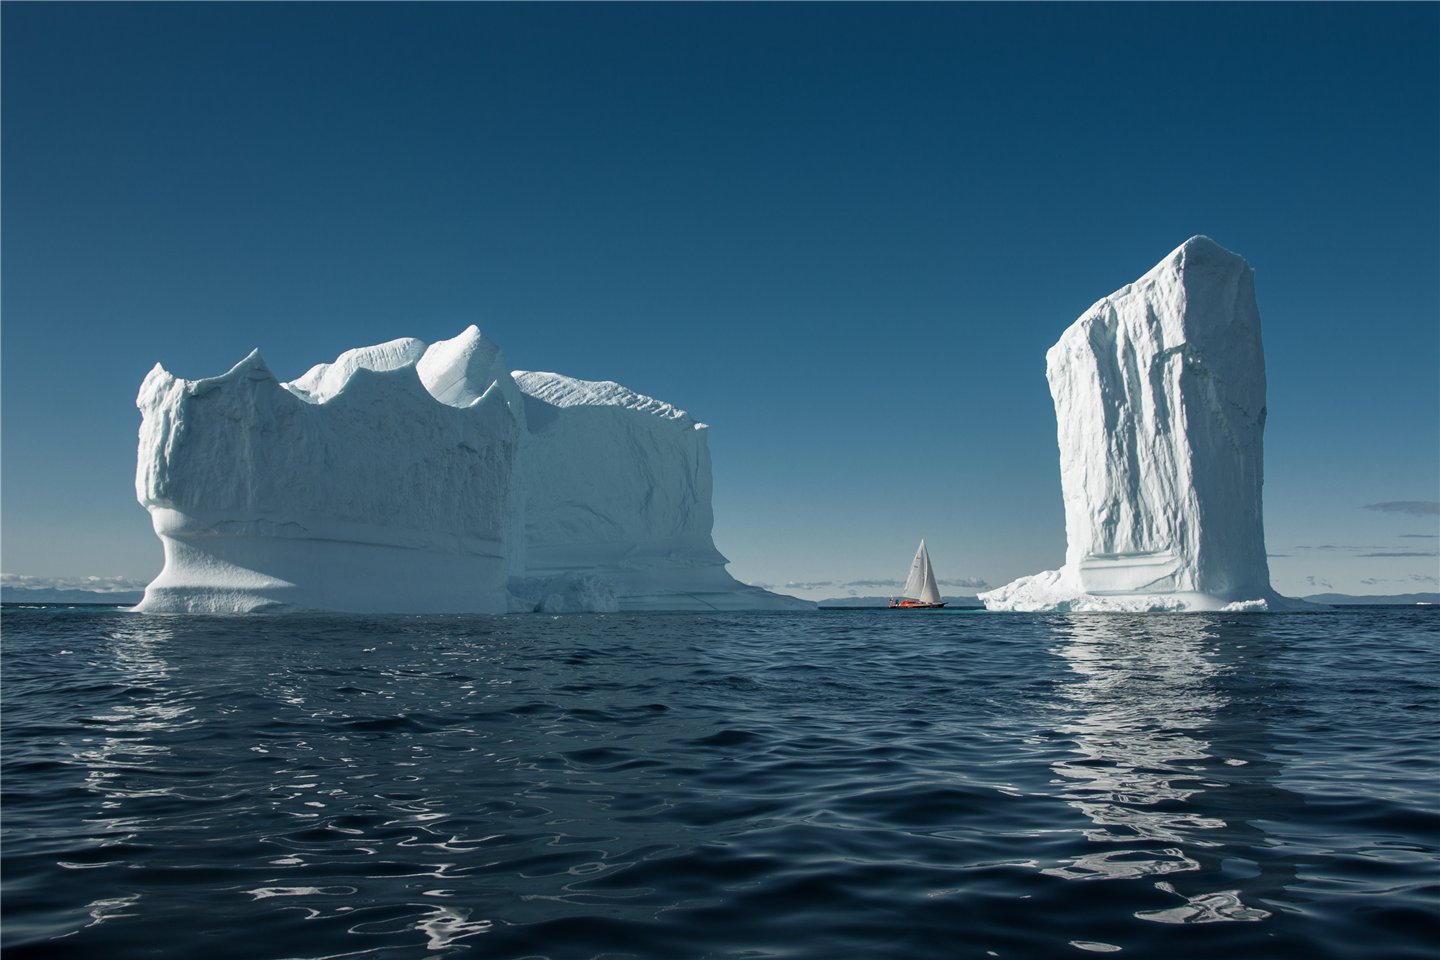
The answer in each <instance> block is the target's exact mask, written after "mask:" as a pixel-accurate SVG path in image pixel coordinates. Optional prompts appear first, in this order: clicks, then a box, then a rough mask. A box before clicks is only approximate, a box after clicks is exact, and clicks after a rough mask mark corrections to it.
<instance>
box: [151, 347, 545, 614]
mask: <svg viewBox="0 0 1440 960" xmlns="http://www.w3.org/2000/svg"><path fill="white" fill-rule="evenodd" d="M478 337H479V331H476V330H474V328H471V330H469V331H466V333H464V334H462V335H461V338H457V339H471V340H473V339H475V338H478ZM453 342H454V341H449V342H448V343H453ZM436 346H437V347H439V346H441V345H440V344H437V345H436ZM431 349H432V350H433V349H434V348H431ZM425 356H426V353H425V348H424V344H422V343H421V342H420V341H417V340H396V341H392V342H391V343H388V344H382V345H380V346H377V347H365V348H359V349H357V350H351V351H347V352H346V353H345V354H343V355H342V356H341V357H340V358H338V359H337V360H336V362H335V363H333V364H321V365H320V366H317V367H315V368H313V369H312V370H311V371H310V372H308V373H307V374H306V375H305V376H303V377H301V378H299V379H298V380H296V381H294V382H293V383H290V384H281V383H279V382H277V381H276V379H275V377H274V376H273V375H272V374H271V372H270V370H269V369H268V368H267V367H266V366H265V363H264V361H263V360H262V359H261V357H260V354H259V352H258V351H257V352H255V353H252V354H251V355H250V356H249V357H247V358H246V359H245V360H244V361H242V362H241V363H240V364H238V365H237V366H236V367H235V368H234V369H232V370H230V371H229V372H228V373H226V374H224V375H223V376H219V377H212V378H209V379H203V380H193V381H192V380H183V379H180V378H177V377H175V376H173V375H171V374H170V373H168V372H166V371H165V370H164V369H163V368H162V367H160V366H159V365H157V366H156V367H155V369H154V370H152V371H151V372H150V374H149V376H147V377H146V379H145V382H144V384H143V385H142V386H141V388H140V395H139V397H138V399H137V404H138V406H139V407H140V410H141V414H142V422H141V427H140V443H139V456H138V459H137V468H136V477H135V488H136V496H137V497H138V498H139V500H140V503H141V504H142V505H144V506H145V507H146V508H147V509H148V510H149V511H150V515H151V519H152V522H153V524H154V527H155V532H156V534H157V535H159V537H160V539H161V541H162V543H163V544H164V548H165V566H164V568H163V570H162V571H161V573H160V575H159V576H158V577H157V578H156V579H155V581H154V582H153V583H151V584H150V586H149V588H148V589H147V590H146V593H145V598H144V600H143V601H142V602H141V604H140V609H142V610H145V611H148V612H171V611H184V612H215V613H236V612H246V611H252V610H267V609H272V610H282V609H296V610H304V609H319V610H341V611H353V612H503V611H504V610H505V609H506V607H507V599H508V597H507V592H506V586H507V578H508V574H509V569H508V556H509V547H508V540H509V538H510V537H511V531H510V526H511V523H512V511H511V507H510V500H511V496H512V488H511V473H512V469H513V460H514V455H515V449H516V446H517V444H518V442H519V423H518V421H517V417H516V414H515V413H514V412H512V409H511V406H510V404H509V403H508V402H507V398H506V395H505V389H504V383H508V384H509V389H510V390H512V391H513V389H514V384H513V383H511V382H510V381H509V376H508V374H506V375H504V377H503V381H504V382H503V383H502V384H496V383H495V381H494V380H493V379H492V380H491V381H490V383H489V384H488V385H486V386H485V387H483V388H476V386H475V384H473V383H472V389H470V390H469V391H468V392H467V393H465V394H464V395H463V396H460V395H457V396H455V397H453V398H451V399H453V400H454V401H455V402H454V404H453V405H452V404H451V403H449V402H441V401H439V400H437V398H436V397H435V396H432V394H431V393H430V391H429V390H427V388H426V385H425V384H424V383H423V382H422V378H421V376H420V375H419V374H418V372H417V369H416V365H417V363H419V362H420V361H421V360H422V359H423V358H424V357H425ZM443 368H444V365H443V364H437V365H432V370H431V372H432V373H433V374H435V377H433V378H432V379H436V378H440V377H441V374H443V373H444V372H445V371H444V369H443ZM502 373H503V369H502ZM516 396H517V397H518V394H516Z"/></svg>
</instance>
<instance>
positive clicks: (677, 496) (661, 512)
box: [514, 371, 813, 610]
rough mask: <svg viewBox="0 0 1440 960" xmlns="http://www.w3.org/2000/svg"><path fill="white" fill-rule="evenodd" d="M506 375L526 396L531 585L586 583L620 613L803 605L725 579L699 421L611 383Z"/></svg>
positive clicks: (524, 472) (524, 490) (522, 588)
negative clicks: (597, 586)
mask: <svg viewBox="0 0 1440 960" xmlns="http://www.w3.org/2000/svg"><path fill="white" fill-rule="evenodd" d="M514 377H515V382H516V383H517V384H518V385H519V387H520V390H521V391H522V392H523V393H524V394H525V399H526V403H525V418H526V423H527V428H528V429H527V434H526V438H525V442H524V444H523V445H522V446H523V451H524V453H523V463H522V467H521V471H520V475H521V478H522V479H521V481H520V483H519V484H518V486H519V488H520V496H521V497H522V498H523V501H524V511H525V517H526V531H525V542H526V552H527V561H526V566H527V576H528V577H529V578H531V579H532V580H533V581H541V582H543V581H545V580H547V579H551V578H556V577H565V576H576V575H581V576H588V577H592V578H596V579H598V581H599V582H601V583H603V584H608V585H609V588H610V589H611V590H613V593H614V596H615V599H616V606H617V607H618V608H619V609H666V610H675V609H757V608H760V609H763V608H786V607H799V606H813V605H812V604H806V603H803V602H801V601H796V600H794V599H793V598H790V597H781V596H777V595H775V594H771V593H767V592H766V591H764V590H759V589H757V588H753V587H748V586H746V585H745V584H742V583H739V582H738V581H736V580H735V579H734V578H733V577H731V576H730V574H729V573H727V572H726V570H725V564H726V560H725V558H724V557H723V556H722V555H721V554H720V552H719V551H718V550H716V549H715V544H714V541H713V540H712V538H711V529H712V527H713V525H714V514H713V512H712V509H711V473H710V447H709V441H708V439H707V435H708V428H707V427H706V426H705V424H703V423H697V422H696V421H695V420H694V419H692V418H691V417H690V416H689V415H688V414H686V413H685V411H683V410H679V409H676V408H675V407H673V406H671V405H670V404H668V403H665V402H663V401H660V400H655V399H653V398H651V397H647V396H644V395H642V394H638V393H635V392H634V391H632V390H628V389H626V388H625V387H622V386H620V385H619V384H617V383H612V382H609V381H600V382H597V381H589V380H577V379H575V378H573V377H567V376H563V375H561V374H556V373H537V372H531V371H515V373H514ZM515 589H516V590H517V592H521V593H524V592H526V591H533V590H534V589H535V588H534V586H533V585H524V584H517V585H516V587H515Z"/></svg>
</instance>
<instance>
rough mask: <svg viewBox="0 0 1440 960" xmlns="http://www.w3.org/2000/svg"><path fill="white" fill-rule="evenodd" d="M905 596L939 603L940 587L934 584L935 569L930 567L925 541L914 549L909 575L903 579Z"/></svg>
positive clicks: (924, 601) (923, 601) (922, 601)
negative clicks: (918, 547)
mask: <svg viewBox="0 0 1440 960" xmlns="http://www.w3.org/2000/svg"><path fill="white" fill-rule="evenodd" d="M905 596H907V597H909V598H910V599H912V600H919V601H920V602H921V603H939V602H940V588H939V587H938V586H936V585H935V571H934V570H931V569H930V553H929V551H927V550H926V549H925V541H924V540H921V541H920V549H919V550H916V551H915V560H914V562H913V563H911V564H910V577H909V579H908V580H906V581H905Z"/></svg>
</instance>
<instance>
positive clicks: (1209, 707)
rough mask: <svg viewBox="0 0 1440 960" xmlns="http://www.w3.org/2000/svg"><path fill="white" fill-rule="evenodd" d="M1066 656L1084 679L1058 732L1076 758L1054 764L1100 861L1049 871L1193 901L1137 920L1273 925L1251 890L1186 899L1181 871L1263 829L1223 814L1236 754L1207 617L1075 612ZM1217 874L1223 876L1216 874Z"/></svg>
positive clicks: (1082, 860) (1197, 867)
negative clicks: (1223, 732)
mask: <svg viewBox="0 0 1440 960" xmlns="http://www.w3.org/2000/svg"><path fill="white" fill-rule="evenodd" d="M1063 633H1064V634H1065V635H1066V636H1067V639H1066V640H1065V642H1064V643H1062V645H1061V646H1059V647H1058V648H1057V649H1056V652H1057V653H1058V654H1059V655H1060V656H1062V657H1064V658H1065V660H1066V661H1067V662H1068V664H1069V666H1070V669H1071V670H1073V671H1074V672H1075V673H1076V674H1078V675H1079V676H1080V678H1081V680H1080V682H1078V683H1070V684H1066V685H1063V686H1062V687H1061V690H1062V697H1063V698H1064V702H1065V706H1066V707H1068V708H1069V709H1068V711H1067V712H1068V713H1069V715H1070V719H1069V721H1068V722H1066V723H1063V724H1061V725H1060V726H1059V727H1058V732H1059V733H1060V734H1062V735H1065V736H1068V737H1070V738H1072V739H1073V742H1074V745H1075V746H1074V753H1075V756H1074V757H1070V758H1066V759H1064V760H1060V761H1058V762H1056V763H1054V764H1052V766H1051V769H1052V770H1053V771H1054V772H1055V773H1056V774H1057V775H1058V777H1059V778H1060V779H1058V780H1056V781H1053V782H1055V783H1056V784H1057V785H1058V786H1060V788H1061V793H1060V796H1061V797H1062V798H1063V799H1064V800H1066V802H1068V803H1069V804H1070V806H1072V807H1074V808H1075V809H1077V810H1079V811H1080V812H1081V813H1083V814H1085V816H1086V817H1087V818H1088V819H1089V820H1090V821H1091V823H1092V824H1094V826H1093V827H1091V828H1089V829H1086V830H1084V831H1083V833H1084V836H1085V837H1086V838H1087V839H1088V840H1090V841H1091V842H1093V843H1095V844H1100V845H1102V848H1101V849H1097V850H1096V851H1095V852H1093V853H1086V854H1082V855H1080V856H1077V857H1072V858H1070V859H1068V860H1065V861H1063V862H1062V863H1061V864H1059V865H1058V866H1054V867H1050V868H1048V869H1046V870H1044V871H1042V872H1044V873H1046V874H1048V875H1051V876H1057V877H1064V878H1066V879H1073V880H1097V879H1099V880H1105V879H1122V878H1123V879H1136V878H1142V877H1152V876H1153V877H1166V879H1165V880H1157V881H1156V883H1155V886H1156V888H1157V889H1158V890H1161V891H1163V892H1165V893H1169V894H1173V895H1175V896H1177V897H1180V898H1182V899H1183V900H1184V901H1185V902H1184V903H1182V904H1179V905H1177V906H1175V907H1172V908H1167V909H1162V910H1147V911H1140V912H1137V913H1136V914H1135V915H1136V916H1137V917H1140V918H1141V919H1144V920H1153V921H1157V922H1160V923H1204V922H1213V921H1234V920H1263V919H1265V918H1266V917H1268V916H1270V913H1269V912H1268V911H1266V910H1263V909H1260V908H1258V907H1254V906H1249V905H1246V904H1245V903H1244V902H1242V900H1241V897H1240V891H1239V890H1238V889H1231V890H1199V891H1193V892H1191V891H1182V890H1181V889H1178V888H1177V886H1176V884H1177V883H1178V878H1179V876H1180V875H1184V874H1187V873H1195V872H1199V871H1201V870H1202V859H1214V858H1206V857H1205V851H1206V850H1213V849H1214V848H1217V847H1220V846H1222V845H1227V846H1229V845H1233V844H1234V841H1235V834H1236V832H1237V831H1240V832H1245V831H1248V832H1252V833H1253V832H1255V831H1254V830H1253V828H1250V827H1248V826H1247V825H1245V824H1244V823H1243V822H1239V821H1236V822H1231V821H1229V820H1226V819H1224V818H1222V817H1221V816H1220V815H1218V811H1221V810H1224V809H1225V808H1226V806H1227V804H1224V803H1215V802H1212V799H1211V797H1210V796H1209V795H1210V794H1212V793H1214V792H1216V791H1220V790H1224V789H1226V788H1227V787H1228V786H1229V784H1228V782H1227V781H1228V778H1227V777H1226V776H1225V774H1224V773H1223V772H1222V771H1224V770H1225V768H1227V767H1231V768H1233V767H1240V766H1244V765H1246V763H1247V761H1245V760H1243V759H1240V758H1239V757H1235V756H1227V755H1226V751H1225V750H1224V747H1223V744H1222V743H1220V742H1218V738H1217V732H1218V720H1219V717H1220V715H1221V713H1222V711H1223V710H1224V709H1225V708H1226V706H1227V705H1228V701H1227V699H1226V698H1225V696H1224V695H1223V694H1222V693H1221V692H1220V691H1222V690H1223V689H1225V686H1224V684H1223V683H1219V682H1217V681H1218V680H1220V679H1221V674H1222V673H1223V672H1225V671H1226V670H1229V669H1231V667H1229V666H1227V665H1226V662H1225V657H1224V656H1223V651H1222V650H1221V649H1220V648H1219V646H1218V645H1219V643H1220V638H1219V635H1218V631H1217V630H1216V629H1215V623H1214V622H1213V621H1212V620H1211V619H1210V618H1208V617H1201V616H1194V615H1188V616H1172V617H1157V616H1148V617H1116V616H1108V615H1105V616H1073V617H1070V618H1069V622H1068V624H1067V626H1066V628H1065V629H1064V631H1063ZM1205 872H1206V875H1207V876H1214V874H1213V873H1212V872H1210V871H1208V870H1207V871H1205Z"/></svg>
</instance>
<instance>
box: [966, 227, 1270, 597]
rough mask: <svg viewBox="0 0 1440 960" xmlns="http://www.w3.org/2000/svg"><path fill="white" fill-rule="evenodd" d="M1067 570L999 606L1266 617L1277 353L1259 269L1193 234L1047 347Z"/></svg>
mask: <svg viewBox="0 0 1440 960" xmlns="http://www.w3.org/2000/svg"><path fill="white" fill-rule="evenodd" d="M1045 360H1046V365H1045V373H1046V378H1047V379H1048V380H1049V383H1050V393H1051V396H1052V397H1053V398H1054V401H1055V417H1056V421H1057V423H1058V437H1059V444H1060V485H1061V489H1062V491H1063V495H1064V501H1065V535H1066V540H1067V548H1066V553H1065V565H1064V566H1063V567H1061V568H1060V569H1059V570H1051V571H1046V572H1044V573H1039V574H1036V575H1034V576H1030V577H1023V578H1021V579H1019V580H1016V581H1014V582H1013V583H1010V584H1008V585H1006V586H1004V587H1000V588H999V589H997V590H992V591H989V592H987V593H982V594H980V599H981V600H982V601H983V602H984V603H985V606H986V608H987V609H990V610H1054V611H1103V610H1116V611H1149V610H1155V611H1160V610H1176V611H1178V610H1222V609H1230V610H1263V609H1275V608H1276V607H1277V606H1278V605H1288V604H1289V603H1291V601H1285V600H1284V599H1283V598H1281V597H1279V596H1278V595H1277V594H1276V593H1275V592H1274V590H1272V589H1271V587H1270V570H1269V565H1268V563H1267V561H1266V558H1265V530H1264V522H1263V519H1262V516H1261V486H1262V483H1263V480H1264V477H1263V463H1264V456H1263V434H1264V429H1265V357H1264V351H1263V348H1262V346H1261V342H1260V312H1259V309H1258V308H1257V307H1256V304H1255V288H1254V281H1253V275H1252V271H1251V269H1250V266H1249V264H1247V263H1246V262H1245V260H1244V259H1243V258H1241V257H1239V256H1237V255H1236V254H1234V253H1231V252H1230V251H1228V250H1226V249H1224V248H1223V247H1221V246H1220V245H1218V244H1217V243H1215V242H1214V241H1213V240H1210V239H1209V238H1208V237H1192V238H1191V239H1189V240H1187V241H1185V243H1183V244H1181V245H1180V246H1179V247H1178V248H1176V249H1175V250H1174V251H1173V252H1172V253H1171V254H1170V255H1169V256H1167V257H1166V258H1165V259H1164V260H1162V261H1161V262H1160V263H1159V264H1157V265H1156V266H1155V267H1154V269H1152V270H1151V271H1150V272H1149V273H1147V274H1145V275H1144V276H1143V277H1141V278H1140V279H1139V280H1137V281H1135V282H1134V283H1132V284H1130V285H1128V286H1126V287H1124V288H1122V289H1120V290H1117V291H1116V292H1115V293H1113V294H1111V295H1110V296H1108V297H1106V298H1105V299H1103V300H1101V301H1099V302H1098V303H1096V304H1095V305H1094V306H1092V307H1091V308H1090V309H1089V310H1087V311H1086V312H1085V313H1084V314H1083V315H1081V317H1080V318H1079V319H1078V320H1076V321H1075V323H1074V324H1073V325H1071V327H1070V328H1069V329H1068V330H1066V331H1065V333H1064V334H1063V335H1062V336H1061V337H1060V340H1059V342H1058V343H1056V344H1055V346H1053V347H1051V348H1050V350H1049V352H1048V353H1047V354H1046V356H1045Z"/></svg>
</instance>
